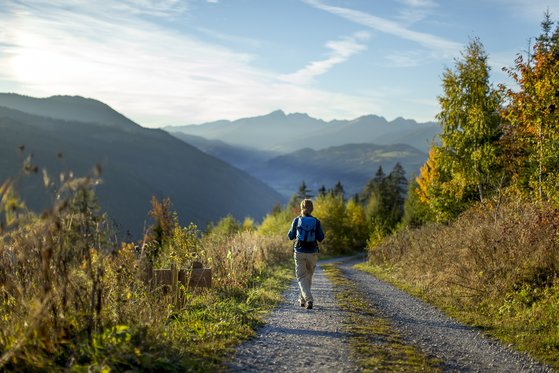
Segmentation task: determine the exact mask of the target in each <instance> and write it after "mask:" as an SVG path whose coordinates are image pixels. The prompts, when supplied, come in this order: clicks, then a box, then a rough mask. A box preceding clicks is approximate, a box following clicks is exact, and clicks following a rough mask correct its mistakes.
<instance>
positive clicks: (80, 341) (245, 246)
mask: <svg viewBox="0 0 559 373" xmlns="http://www.w3.org/2000/svg"><path fill="white" fill-rule="evenodd" d="M97 183H98V179H97V177H96V176H91V177H86V178H68V177H66V178H64V179H63V180H62V181H61V185H60V186H59V187H58V188H57V190H56V193H55V196H56V197H55V198H54V200H55V202H54V204H53V206H52V208H50V209H48V210H46V211H45V212H44V213H43V214H42V215H41V216H38V215H35V214H33V213H30V212H28V211H25V209H23V208H21V207H23V204H22V203H20V201H18V200H17V196H16V193H15V192H14V189H13V188H12V184H10V185H9V187H8V186H7V185H8V184H4V185H3V187H2V188H1V189H0V192H1V196H0V197H1V198H2V199H1V201H2V204H1V206H0V207H1V209H0V210H1V211H2V214H1V215H0V220H2V223H3V224H2V231H0V370H2V369H7V370H13V371H28V370H47V371H56V370H63V369H78V370H79V369H84V370H88V369H94V370H95V369H97V370H102V369H103V368H106V367H110V368H112V369H117V370H127V369H134V367H136V368H137V367H142V369H148V370H149V369H164V370H171V371H184V370H187V369H192V367H195V366H197V365H196V364H201V363H200V361H201V360H200V359H202V358H201V357H200V356H198V355H197V352H196V345H197V344H201V343H203V342H204V341H203V339H204V338H205V339H206V340H207V341H206V342H207V344H208V346H209V347H207V348H206V349H213V348H214V346H213V345H212V343H214V342H212V341H216V340H219V339H220V338H221V339H223V340H224V341H225V342H220V343H223V346H226V345H227V343H230V342H227V341H228V340H229V339H228V338H229V337H228V333H231V334H232V335H241V334H239V333H238V332H237V333H236V334H235V333H233V332H231V331H220V330H221V329H219V328H218V327H216V326H215V325H210V324H211V323H212V321H211V317H208V316H207V315H206V316H205V313H208V314H211V313H212V312H221V313H220V314H222V315H223V316H221V317H224V318H227V312H232V314H233V315H235V316H234V317H237V318H238V315H236V313H238V312H240V311H238V310H235V309H227V307H225V305H226V304H229V302H230V301H229V300H227V294H230V293H231V290H234V291H237V293H239V294H242V293H243V291H244V290H243V289H244V288H246V287H247V286H249V285H250V281H251V280H252V279H253V278H254V277H255V275H258V274H259V273H261V272H262V271H264V270H265V269H267V268H269V267H270V266H272V265H274V264H277V263H281V262H283V261H286V260H289V256H290V253H291V250H290V249H289V244H288V243H287V242H286V240H285V239H283V237H281V238H279V237H263V236H259V235H257V234H256V233H254V232H250V231H247V232H239V233H236V234H232V235H227V236H212V235H208V236H207V237H202V235H201V234H200V232H199V231H198V230H197V228H196V227H194V226H190V227H175V232H174V233H173V235H172V236H171V240H170V241H169V242H168V245H169V250H167V252H166V256H165V257H164V258H159V259H158V260H159V264H161V265H164V264H171V263H174V264H176V265H177V266H178V268H179V269H183V268H184V269H187V268H188V267H189V265H190V263H191V262H192V260H201V261H202V262H203V263H204V264H205V265H206V266H209V267H212V269H213V284H214V289H211V290H208V291H205V292H204V291H198V292H195V291H194V290H192V289H188V288H182V289H181V291H182V292H183V296H182V297H181V300H182V301H181V302H180V303H179V302H175V301H174V299H173V298H172V296H170V295H169V294H168V293H167V292H166V291H165V290H164V289H163V288H157V287H153V286H152V285H151V284H150V283H147V282H146V281H145V279H146V276H145V274H146V268H147V267H149V266H152V265H153V264H154V260H153V259H154V258H153V256H150V255H148V254H149V250H145V251H144V250H142V249H141V248H140V246H141V245H140V244H134V243H125V242H119V241H118V240H116V239H115V234H114V232H113V230H112V228H111V226H110V224H109V223H108V222H109V219H108V217H107V216H105V215H104V214H102V213H101V212H100V211H98V209H97V207H96V203H95V196H94V192H93V191H94V187H95V185H96V184H97ZM146 247H148V248H149V247H150V245H146ZM220 289H225V291H224V292H223V294H224V295H223V296H222V295H220V292H221V290H220ZM209 292H211V293H212V294H210V295H206V293H208V294H209ZM204 297H207V299H211V303H219V302H223V304H221V305H220V306H219V307H216V306H215V304H214V305H208V308H207V309H206V308H205V307H203V306H201V304H200V303H201V302H202V303H203V302H204V301H203V299H206V298H204ZM200 299H201V300H202V301H200ZM212 307H214V308H212ZM224 307H225V308H224ZM231 307H234V306H231ZM180 315H182V316H180ZM186 315H190V316H189V317H186ZM182 319H184V320H189V321H188V323H187V324H188V325H187V324H185V323H182V324H181V322H179V321H177V320H182ZM205 319H207V321H204V320H205ZM192 320H194V321H192ZM250 320H251V319H250V318H246V317H245V318H239V319H238V320H237V321H238V322H239V323H240V324H231V325H232V326H228V325H229V324H227V325H225V327H230V328H241V329H243V328H246V326H243V325H244V324H243V323H250V322H252V321H250ZM195 323H196V324H195ZM204 323H206V324H204ZM194 324H195V325H194ZM193 328H194V330H193ZM199 330H205V331H206V332H207V333H206V334H204V335H203V337H200V335H198V334H196V333H199ZM213 330H215V333H217V334H216V335H213V334H211V333H212V332H211V331H213ZM243 330H244V329H243ZM244 333H247V332H246V331H245V332H244ZM243 335H244V334H243ZM235 338H238V337H235ZM233 339H234V338H233ZM196 341H197V342H196ZM208 341H209V342H208ZM220 346H221V347H220ZM215 348H216V349H223V348H225V347H222V345H219V346H218V347H215ZM221 353H222V352H221ZM214 355H215V356H217V355H219V351H216V352H215V353H214ZM196 356H198V357H196ZM207 356H208V354H207V352H205V355H204V358H206V357H207Z"/></svg>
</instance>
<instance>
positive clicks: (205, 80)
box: [0, 0, 380, 126]
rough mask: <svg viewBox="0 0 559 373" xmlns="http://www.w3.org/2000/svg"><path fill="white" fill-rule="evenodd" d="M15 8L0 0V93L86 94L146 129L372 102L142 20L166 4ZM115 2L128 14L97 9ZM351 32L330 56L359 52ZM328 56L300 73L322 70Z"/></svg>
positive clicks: (337, 112) (333, 111)
mask: <svg viewBox="0 0 559 373" xmlns="http://www.w3.org/2000/svg"><path fill="white" fill-rule="evenodd" d="M117 3H118V4H117ZM23 4H24V2H19V3H17V4H14V5H10V6H5V5H0V35H1V36H2V38H3V40H10V43H9V44H0V91H5V90H10V91H12V90H15V91H17V92H19V93H23V94H29V95H34V96H49V95H54V94H70V95H76V94H77V95H82V96H86V97H94V98H97V99H100V100H102V101H105V102H107V103H108V104H110V105H111V106H113V107H114V108H115V109H117V110H119V111H121V112H123V113H124V114H126V115H129V116H130V117H131V118H132V119H134V120H137V121H138V122H139V123H140V124H142V125H151V126H157V125H164V124H178V123H199V122H204V121H208V120H216V119H223V118H229V119H235V118H240V117H246V116H250V115H260V114H262V113H265V112H268V111H272V110H275V109H278V108H281V109H284V110H286V111H291V112H293V111H305V112H308V113H309V114H311V115H315V116H317V117H321V118H324V119H333V118H340V117H341V118H346V117H348V116H354V115H355V114H356V113H359V114H365V113H369V112H371V110H373V111H374V110H378V109H379V108H380V105H379V103H378V101H377V100H376V99H373V98H371V97H367V96H360V95H358V94H341V93H332V92H327V91H322V90H318V89H314V88H311V87H305V86H300V85H298V84H294V83H293V82H286V81H282V80H280V79H278V77H277V74H276V73H275V72H273V71H266V70H262V69H257V68H255V67H253V66H252V65H251V62H252V61H253V59H254V56H252V55H249V54H246V53H239V52H235V51H232V50H230V49H227V48H224V47H222V46H219V45H217V44H212V43H207V42H203V41H201V40H200V39H198V38H193V37H191V36H189V35H186V34H184V33H180V32H178V31H177V30H173V29H167V28H165V27H164V26H162V25H161V24H158V23H154V22H151V21H149V20H148V19H149V18H150V17H147V18H148V19H146V17H144V15H146V14H150V16H153V15H156V16H163V15H164V14H165V13H166V12H168V13H167V14H169V15H170V16H175V15H176V13H175V14H174V15H173V11H172V9H173V7H174V6H175V5H176V4H178V2H175V1H168V2H167V3H165V4H166V6H165V7H163V8H162V7H161V6H162V5H161V4H163V3H160V5H157V4H156V1H155V0H154V1H149V2H146V1H141V2H136V1H132V0H128V1H127V2H125V3H121V2H117V1H115V2H104V3H103V7H101V6H100V5H99V6H95V5H93V4H98V3H97V2H89V1H86V0H83V1H78V0H64V1H62V0H48V1H46V0H44V1H43V0H36V1H34V2H33V4H32V6H26V5H23ZM53 4H54V5H53ZM119 4H125V6H127V7H132V6H134V7H137V8H136V9H137V11H136V12H130V11H124V10H123V11H122V12H118V11H117V12H116V13H115V12H106V8H105V7H106V6H111V7H113V6H114V7H117V8H118V6H120V5H119ZM82 5H83V7H82ZM156 5H157V8H153V7H152V6H156ZM78 8H79V11H78ZM117 8H113V9H117ZM360 38H364V35H355V36H353V40H350V39H348V40H338V41H333V42H331V43H329V44H328V48H330V49H331V51H332V55H331V56H330V57H331V58H334V56H335V57H336V58H337V60H336V61H340V60H341V59H343V58H347V57H348V56H349V55H351V54H353V53H357V51H358V50H360V49H362V48H364V47H363V46H362V45H361V44H359V43H358V40H361V39H360ZM336 61H330V62H328V63H327V64H326V65H324V66H322V67H320V68H319V67H318V66H315V67H313V68H312V69H310V70H309V71H308V72H307V74H309V76H310V75H312V74H317V73H318V72H319V71H322V72H324V71H327V70H328V69H329V68H330V67H331V66H332V64H335V63H336ZM313 69H314V70H313ZM311 71H312V74H311ZM14 87H15V88H16V89H14ZM303 105H304V106H303Z"/></svg>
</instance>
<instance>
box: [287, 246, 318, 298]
mask: <svg viewBox="0 0 559 373" xmlns="http://www.w3.org/2000/svg"><path fill="white" fill-rule="evenodd" d="M293 257H294V258H295V276H297V282H298V283H299V289H301V294H300V295H299V299H300V300H303V301H305V302H313V297H312V293H311V285H312V276H313V274H314V269H315V268H316V262H317V261H318V253H298V252H295V254H294V255H293Z"/></svg>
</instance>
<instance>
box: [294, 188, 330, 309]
mask: <svg viewBox="0 0 559 373" xmlns="http://www.w3.org/2000/svg"><path fill="white" fill-rule="evenodd" d="M312 211H313V203H312V201H311V200H310V199H304V200H303V201H301V215H300V216H298V217H296V218H295V219H293V223H292V224H291V229H290V230H289V232H288V233H287V237H289V239H290V240H293V239H296V240H295V244H294V245H293V251H294V254H293V256H294V258H295V275H296V276H297V281H298V283H299V289H300V290H301V292H300V293H299V304H300V305H301V307H305V306H306V307H307V309H312V306H313V301H314V300H313V296H312V294H311V284H312V276H313V274H314V269H315V267H316V262H317V260H318V242H320V241H322V240H323V239H324V231H323V230H322V227H321V226H320V220H318V219H317V218H315V217H314V216H312V215H311V214H312ZM317 241H318V242H317Z"/></svg>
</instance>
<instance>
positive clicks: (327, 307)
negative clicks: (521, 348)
mask: <svg viewBox="0 0 559 373" xmlns="http://www.w3.org/2000/svg"><path fill="white" fill-rule="evenodd" d="M360 260H363V259H355V258H354V259H352V260H349V261H347V260H346V261H345V262H343V263H341V264H340V265H339V267H340V269H341V270H342V273H343V274H344V276H345V277H347V278H348V279H349V280H351V281H353V282H354V283H355V284H357V287H358V288H359V289H361V290H362V293H363V295H365V297H366V299H367V300H368V301H369V302H370V303H371V304H372V306H373V307H374V308H375V309H377V310H378V311H379V312H380V313H381V314H383V315H384V317H386V319H388V320H389V321H390V322H391V324H392V325H393V326H394V327H395V328H397V329H398V330H399V332H400V334H402V335H403V337H404V338H405V339H406V340H407V342H409V343H410V344H413V345H415V346H417V347H418V348H419V349H420V350H421V351H423V352H424V353H426V354H428V355H429V356H432V357H436V358H438V359H441V360H442V361H443V362H444V370H445V371H453V372H456V371H459V372H488V371H490V372H552V371H553V370H552V369H550V368H548V367H545V366H543V365H541V364H538V363H537V362H535V361H533V360H532V359H530V358H529V357H527V356H525V355H523V354H520V353H517V352H514V351H511V350H510V349H508V348H506V347H505V346H503V345H501V344H500V343H498V342H496V341H494V340H492V339H490V338H487V337H484V336H483V335H481V334H480V333H479V332H478V331H476V330H474V329H471V328H469V327H466V326H464V325H461V324H459V323H457V322H455V321H453V320H451V319H450V318H448V317H447V316H445V315H443V314H442V313H441V312H440V311H438V310H437V309H435V308H433V307H431V306H430V305H427V304H425V303H423V302H421V301H420V300H418V299H416V298H413V297H411V296H409V295H408V294H406V293H404V292H402V291H400V290H398V289H396V288H394V287H393V286H391V285H388V284H386V283H384V282H382V281H379V280H377V279H376V278H374V277H372V276H370V275H368V274H366V273H364V272H362V271H358V270H356V269H353V268H352V266H353V265H354V264H356V263H357V262H358V261H360ZM324 263H325V262H321V264H324ZM297 295H298V288H297V284H296V282H295V281H294V282H293V283H292V284H291V286H290V287H289V289H288V290H287V292H286V294H285V297H284V301H283V302H282V303H281V304H280V305H279V306H278V307H277V308H276V309H275V310H274V311H273V312H272V314H271V315H270V317H269V318H268V320H267V323H266V325H265V326H264V327H262V328H261V329H260V330H259V331H258V332H257V336H256V337H255V338H254V339H252V340H250V341H248V342H246V343H245V344H243V345H242V346H240V348H239V349H238V351H237V354H236V355H235V358H234V359H233V360H232V361H231V362H230V364H229V365H228V369H229V370H230V371H232V372H264V371H291V372H307V371H324V372H358V371H361V369H360V368H359V367H358V366H357V364H356V362H355V361H352V359H351V357H350V356H351V353H350V345H349V340H350V335H349V334H347V333H346V332H345V331H344V328H343V323H344V320H345V321H346V322H347V320H348V318H349V315H348V312H349V311H344V310H342V309H340V308H339V307H338V305H337V304H336V299H335V298H336V297H335V289H333V287H332V284H331V283H330V281H329V280H328V279H327V278H326V277H325V275H324V272H323V271H322V269H321V268H320V266H319V267H318V268H317V271H316V273H315V277H314V282H313V295H314V297H315V307H314V309H312V310H307V309H305V308H303V307H300V306H298V305H297Z"/></svg>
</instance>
